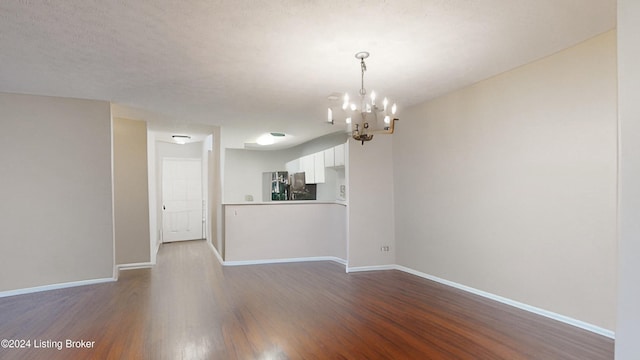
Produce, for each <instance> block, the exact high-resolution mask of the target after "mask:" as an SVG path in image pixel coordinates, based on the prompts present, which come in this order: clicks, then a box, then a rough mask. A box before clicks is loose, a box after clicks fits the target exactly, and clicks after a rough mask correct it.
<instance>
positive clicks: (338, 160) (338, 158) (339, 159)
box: [333, 144, 345, 166]
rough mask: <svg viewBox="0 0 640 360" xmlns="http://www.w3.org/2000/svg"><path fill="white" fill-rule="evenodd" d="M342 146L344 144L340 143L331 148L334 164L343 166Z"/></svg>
mask: <svg viewBox="0 0 640 360" xmlns="http://www.w3.org/2000/svg"><path fill="white" fill-rule="evenodd" d="M344 146H345V145H344V144H340V145H338V146H336V147H334V148H333V152H334V165H335V166H344Z"/></svg>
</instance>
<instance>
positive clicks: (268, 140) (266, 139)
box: [256, 132, 285, 146]
mask: <svg viewBox="0 0 640 360" xmlns="http://www.w3.org/2000/svg"><path fill="white" fill-rule="evenodd" d="M284 136H285V134H284V133H281V132H271V133H266V134H262V135H260V136H259V137H258V139H256V143H257V144H258V145H263V146H266V145H273V144H274V143H275V142H276V139H277V138H278V139H279V138H283V137H284Z"/></svg>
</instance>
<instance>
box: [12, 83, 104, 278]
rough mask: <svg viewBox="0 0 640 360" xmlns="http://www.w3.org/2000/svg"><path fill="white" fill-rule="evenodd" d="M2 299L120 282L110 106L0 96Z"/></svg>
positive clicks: (80, 101)
mask: <svg viewBox="0 0 640 360" xmlns="http://www.w3.org/2000/svg"><path fill="white" fill-rule="evenodd" d="M0 125H1V126H0V127H1V128H2V131H1V132H0V166H1V167H2V175H1V176H0V179H1V180H0V184H1V186H0V199H2V206H1V207H0V228H2V229H3V232H2V235H0V249H1V250H0V274H2V276H0V291H5V290H14V289H22V288H29V287H35V286H41V285H50V284H57V283H65V282H74V281H82V280H94V279H105V278H111V277H113V266H114V254H113V221H112V219H113V218H112V205H111V198H112V197H111V112H110V107H109V103H108V102H103V101H88V100H76V99H66V98H56V97H43V96H32V95H15V94H3V93H0Z"/></svg>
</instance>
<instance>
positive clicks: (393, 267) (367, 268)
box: [347, 264, 398, 273]
mask: <svg viewBox="0 0 640 360" xmlns="http://www.w3.org/2000/svg"><path fill="white" fill-rule="evenodd" d="M380 270H398V266H397V265H394V264H391V265H374V266H356V267H347V272H348V273H352V272H362V271H380Z"/></svg>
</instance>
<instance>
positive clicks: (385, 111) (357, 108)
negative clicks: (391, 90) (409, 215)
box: [327, 51, 398, 145]
mask: <svg viewBox="0 0 640 360" xmlns="http://www.w3.org/2000/svg"><path fill="white" fill-rule="evenodd" d="M368 57H369V53H368V52H366V51H361V52H359V53H357V54H356V59H360V69H361V71H362V77H361V83H360V84H361V85H360V91H358V94H359V95H360V99H359V101H357V102H351V98H350V97H349V94H348V93H345V94H344V97H343V102H342V107H341V108H331V107H329V108H328V111H327V121H328V122H329V123H330V124H334V123H335V121H334V112H335V113H336V114H339V115H340V118H341V119H344V122H345V123H346V124H347V126H348V130H349V131H351V136H352V137H353V138H354V139H355V140H356V141H360V142H362V145H364V143H365V141H371V140H372V139H373V135H374V134H393V125H394V123H395V122H396V121H398V119H397V118H396V117H395V115H396V111H397V106H396V104H395V103H393V105H391V106H389V99H387V98H386V97H385V98H384V99H383V100H382V102H376V93H375V91H371V94H370V95H369V96H368V97H367V90H366V89H365V88H364V73H365V71H367V65H366V64H365V62H364V59H366V58H368ZM334 110H335V111H334Z"/></svg>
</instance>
